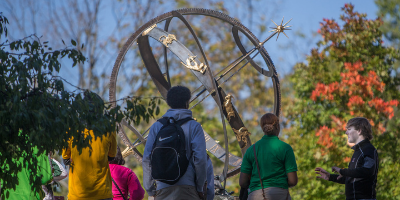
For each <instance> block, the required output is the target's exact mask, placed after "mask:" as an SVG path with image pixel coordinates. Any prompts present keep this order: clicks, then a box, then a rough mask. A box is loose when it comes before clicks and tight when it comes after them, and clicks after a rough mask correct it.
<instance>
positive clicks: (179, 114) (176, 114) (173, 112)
mask: <svg viewBox="0 0 400 200" xmlns="http://www.w3.org/2000/svg"><path fill="white" fill-rule="evenodd" d="M163 117H168V118H171V117H172V118H174V119H175V121H178V120H181V119H185V118H188V117H192V111H191V110H188V109H172V108H171V109H169V110H168V111H167V112H166V113H165V114H164V115H163Z"/></svg>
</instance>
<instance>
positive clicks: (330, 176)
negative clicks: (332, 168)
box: [315, 167, 346, 184]
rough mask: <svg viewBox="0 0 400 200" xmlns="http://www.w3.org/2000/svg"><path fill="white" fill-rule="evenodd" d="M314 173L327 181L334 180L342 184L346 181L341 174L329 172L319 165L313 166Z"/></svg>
mask: <svg viewBox="0 0 400 200" xmlns="http://www.w3.org/2000/svg"><path fill="white" fill-rule="evenodd" d="M315 173H317V174H319V175H321V176H317V178H320V179H324V180H327V181H332V182H336V183H340V184H344V183H345V181H346V178H344V177H343V176H341V177H339V175H337V174H330V173H329V172H327V171H326V170H324V169H322V168H321V167H317V168H315Z"/></svg>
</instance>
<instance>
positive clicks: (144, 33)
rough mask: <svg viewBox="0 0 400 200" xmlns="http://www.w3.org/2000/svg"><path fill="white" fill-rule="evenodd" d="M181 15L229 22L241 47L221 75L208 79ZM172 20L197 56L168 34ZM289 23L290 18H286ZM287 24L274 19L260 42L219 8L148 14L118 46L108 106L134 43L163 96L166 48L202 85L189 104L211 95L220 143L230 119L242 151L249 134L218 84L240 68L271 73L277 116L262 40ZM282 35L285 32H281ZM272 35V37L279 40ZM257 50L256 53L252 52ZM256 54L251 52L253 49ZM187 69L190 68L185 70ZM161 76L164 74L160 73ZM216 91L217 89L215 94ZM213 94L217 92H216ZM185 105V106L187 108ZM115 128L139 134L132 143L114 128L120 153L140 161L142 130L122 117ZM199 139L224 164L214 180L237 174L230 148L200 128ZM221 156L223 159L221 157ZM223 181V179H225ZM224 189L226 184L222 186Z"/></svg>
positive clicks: (270, 69)
mask: <svg viewBox="0 0 400 200" xmlns="http://www.w3.org/2000/svg"><path fill="white" fill-rule="evenodd" d="M184 15H203V16H207V17H212V18H215V19H217V20H221V21H222V22H224V23H228V24H230V25H231V26H232V35H233V38H234V40H235V42H236V45H237V47H238V48H239V49H240V51H241V53H242V56H241V57H239V58H238V59H236V60H235V61H234V62H233V63H231V64H230V65H228V66H226V67H224V68H225V69H228V70H227V71H225V72H224V74H222V75H221V76H219V77H217V78H214V77H213V73H212V70H213V66H210V65H209V64H208V61H207V57H206V55H205V52H204V51H203V48H202V46H201V44H200V42H199V40H198V38H197V36H196V33H195V32H194V30H193V29H192V27H191V26H190V24H189V22H188V21H187V20H186V19H185V17H184ZM173 18H178V19H179V20H181V21H182V22H183V23H184V24H185V25H186V27H187V28H188V30H189V31H190V33H191V34H192V36H193V38H194V40H195V41H196V44H197V46H198V48H199V50H200V52H201V55H195V54H193V53H192V52H191V51H190V50H189V49H188V48H186V47H185V46H184V45H183V44H182V43H181V42H180V41H179V38H177V37H176V36H175V35H173V34H171V33H169V32H168V28H169V25H170V22H171V20H172V19H173ZM163 21H165V27H164V29H161V28H159V27H157V24H158V23H161V22H163ZM289 22H290V21H289ZM289 22H287V23H285V24H284V25H282V23H283V19H282V22H281V24H280V25H277V24H276V23H275V22H274V24H275V25H276V27H274V28H273V30H272V31H273V33H272V34H271V35H270V36H269V37H268V38H267V39H265V40H264V41H262V42H260V41H259V40H258V39H257V38H256V37H255V36H254V35H253V33H252V32H250V31H249V30H248V29H247V28H246V27H245V26H243V25H242V24H241V23H240V22H239V21H237V20H236V19H234V18H232V17H229V16H228V15H226V14H223V13H221V12H218V11H214V10H208V9H200V8H189V9H180V10H176V11H171V12H168V13H164V14H162V15H160V16H158V17H156V18H153V19H152V20H150V21H149V22H147V23H145V24H144V25H143V26H141V27H140V28H139V29H138V30H137V31H136V32H134V33H133V34H132V35H131V36H130V37H129V39H128V40H127V42H126V43H125V45H124V46H123V47H122V49H121V50H120V52H119V54H118V57H117V60H116V62H115V64H114V68H113V70H112V74H111V78H110V93H109V95H110V101H111V102H114V103H113V106H116V82H117V77H118V72H119V69H120V67H121V64H122V61H123V60H124V57H125V55H126V53H127V52H128V50H129V49H130V47H131V46H132V45H133V44H134V43H137V44H138V46H139V51H140V56H141V58H142V60H143V63H144V64H145V67H146V69H147V71H148V73H149V74H150V76H151V79H152V81H153V82H154V84H155V85H156V87H157V89H158V91H159V92H160V94H161V95H162V97H164V99H166V95H167V91H168V90H169V89H170V88H171V81H170V76H169V71H168V57H167V49H169V51H171V52H172V53H173V54H174V55H175V56H177V57H178V58H179V59H180V60H181V64H182V66H181V67H182V70H190V71H191V72H192V73H193V74H194V75H195V76H196V77H197V79H198V80H199V81H200V82H201V83H202V86H204V89H203V90H202V91H200V92H199V93H198V94H197V95H194V97H193V98H192V99H191V102H190V103H192V102H193V101H194V100H195V99H196V98H198V97H199V96H200V95H201V94H203V93H204V92H208V95H207V96H206V97H204V98H203V99H202V100H200V101H198V102H197V103H196V104H194V105H193V106H192V107H191V108H193V107H194V106H196V105H198V104H199V103H201V102H202V101H203V100H204V99H205V98H207V97H209V96H210V95H211V96H212V97H213V99H214V100H215V102H216V103H217V105H218V107H219V110H220V113H221V119H222V120H221V122H222V124H223V127H224V136H225V137H224V138H225V144H228V137H227V131H226V126H225V119H224V118H226V119H227V121H228V122H229V125H230V127H231V128H232V130H233V132H234V134H235V135H236V138H237V141H238V143H239V145H240V148H241V152H242V155H244V153H245V152H246V150H247V148H248V147H250V145H251V141H250V138H249V135H250V133H249V131H248V129H247V128H246V126H245V125H244V124H243V122H242V120H241V118H240V116H239V114H238V112H237V110H236V109H235V107H234V105H233V104H232V101H231V100H232V98H233V97H232V95H230V94H226V93H225V92H224V90H223V84H224V83H225V82H226V81H227V80H229V79H230V78H231V77H232V76H233V75H235V74H236V73H237V72H239V71H240V69H242V68H243V67H244V66H246V65H248V64H249V63H250V64H251V66H252V67H254V68H255V69H256V70H257V71H258V72H259V73H261V74H263V75H264V76H266V77H270V78H271V79H272V83H273V87H274V114H276V115H277V116H279V115H280V110H281V93H280V84H279V79H278V74H277V72H276V69H275V66H274V64H273V62H272V60H271V58H270V56H269V54H268V52H267V50H266V49H265V48H264V47H263V45H264V43H265V42H267V41H268V40H269V39H271V38H272V37H273V36H274V35H275V34H277V33H278V37H279V34H280V33H283V34H285V33H284V31H285V30H290V29H287V28H288V27H290V26H286V24H288V23H289ZM239 31H240V33H241V34H243V35H244V36H245V37H247V39H248V40H249V41H250V42H251V43H252V44H253V45H254V48H253V49H251V50H250V51H249V50H248V49H245V48H244V46H243V44H242V42H241V40H240V38H239ZM285 35H286V34H285ZM149 37H151V38H153V39H154V40H156V41H158V42H160V43H161V44H163V46H164V59H165V62H164V64H165V65H166V66H165V69H166V71H165V72H164V73H163V72H162V71H161V68H160V67H159V64H158V63H157V61H156V58H155V57H154V54H153V52H152V49H151V46H150V43H149ZM278 37H277V39H278ZM286 37H287V35H286ZM256 51H257V52H256ZM255 52H256V53H255ZM258 54H261V56H262V58H263V60H264V62H265V63H266V65H267V66H268V69H263V68H261V67H260V66H259V65H258V64H257V63H256V62H255V61H254V60H253V58H254V57H255V56H256V55H258ZM199 57H201V58H202V59H203V60H204V62H201V61H200V59H199ZM243 60H246V61H247V62H246V64H245V65H243V66H242V67H241V68H239V69H238V70H237V71H236V72H235V73H234V74H232V75H231V77H229V78H228V79H226V80H225V81H224V82H221V83H220V82H218V81H219V80H220V79H221V78H222V77H223V76H225V75H226V74H227V73H228V72H230V71H231V70H232V69H233V68H234V67H236V66H237V65H238V64H239V63H241V62H242V61H243ZM188 72H189V71H188ZM164 75H166V76H164ZM216 91H218V93H217V92H216ZM217 94H218V95H217ZM191 108H190V109H191ZM119 126H120V127H122V126H126V127H127V128H129V129H130V130H131V131H132V132H133V133H134V134H135V135H136V137H137V138H138V139H137V141H136V142H135V143H132V142H131V141H130V140H129V138H128V137H127V136H126V134H125V132H124V129H123V128H119V132H118V135H119V136H120V137H121V138H122V140H123V142H124V143H125V145H127V147H128V148H127V149H126V150H125V151H124V152H123V154H124V156H127V155H132V154H133V155H134V156H135V158H136V159H137V160H139V161H142V154H141V153H140V152H139V151H138V150H137V149H136V147H137V146H138V145H143V144H145V143H146V138H147V135H146V134H147V132H144V133H140V132H139V131H138V130H137V129H136V128H135V127H134V126H132V125H130V124H128V122H126V121H124V120H123V121H122V123H121V124H120V125H119ZM204 137H205V140H206V146H207V150H208V151H209V152H210V153H211V154H213V155H214V156H215V157H217V158H218V159H219V160H221V161H223V162H225V166H224V171H223V173H222V174H220V175H218V179H219V181H220V183H221V182H225V181H226V179H228V178H229V177H232V176H234V175H237V174H238V173H239V172H240V166H241V163H242V158H241V157H238V156H235V155H233V154H230V153H229V149H228V148H227V145H225V146H226V147H225V148H223V147H221V146H220V145H219V144H218V143H217V142H216V141H215V140H214V139H213V138H212V137H211V136H210V135H209V134H207V133H206V132H204ZM226 155H229V156H228V159H226ZM228 165H230V166H231V168H233V169H231V170H229V171H228ZM225 183H226V182H225ZM224 187H225V184H224Z"/></svg>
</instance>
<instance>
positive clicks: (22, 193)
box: [1, 147, 53, 200]
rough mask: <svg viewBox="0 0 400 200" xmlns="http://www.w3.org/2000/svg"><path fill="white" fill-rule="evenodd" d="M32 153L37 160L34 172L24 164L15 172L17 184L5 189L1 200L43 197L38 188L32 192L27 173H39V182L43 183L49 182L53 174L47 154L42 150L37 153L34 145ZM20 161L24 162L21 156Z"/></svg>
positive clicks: (37, 199) (23, 199)
mask: <svg viewBox="0 0 400 200" xmlns="http://www.w3.org/2000/svg"><path fill="white" fill-rule="evenodd" d="M33 152H34V155H36V156H35V157H36V158H37V160H38V167H37V170H38V171H36V172H32V171H30V170H29V169H28V168H27V167H26V166H25V167H23V168H22V170H21V171H20V172H19V173H18V174H17V178H18V185H17V186H16V189H15V190H13V189H5V190H4V192H3V194H4V196H3V197H1V198H2V199H3V200H7V199H9V200H14V199H21V200H42V199H43V197H44V193H43V191H41V190H39V191H38V192H34V191H33V190H32V187H31V185H32V183H31V181H30V180H29V175H30V174H31V173H35V174H39V175H40V176H41V182H42V184H43V185H45V184H47V183H49V182H50V181H51V180H52V178H53V176H52V173H51V166H50V162H49V159H48V157H47V154H46V153H45V152H44V153H42V154H38V149H37V148H36V147H34V149H33ZM18 162H20V163H22V162H26V161H25V160H24V159H23V158H22V157H21V158H20V159H19V161H18ZM7 192H9V196H8V198H6V195H5V194H6V193H7Z"/></svg>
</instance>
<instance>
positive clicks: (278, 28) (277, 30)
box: [269, 17, 292, 40]
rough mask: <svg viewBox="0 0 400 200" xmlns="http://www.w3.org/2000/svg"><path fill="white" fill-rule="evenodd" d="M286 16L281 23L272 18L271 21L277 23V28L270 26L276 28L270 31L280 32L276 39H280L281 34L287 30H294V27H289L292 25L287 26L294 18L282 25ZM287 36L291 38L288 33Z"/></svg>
mask: <svg viewBox="0 0 400 200" xmlns="http://www.w3.org/2000/svg"><path fill="white" fill-rule="evenodd" d="M284 18H285V17H283V18H282V22H281V24H280V25H278V24H276V23H275V22H274V20H272V19H271V21H272V22H274V24H275V25H276V28H274V27H270V28H272V29H274V30H271V31H269V32H277V33H278V37H276V40H278V38H279V34H281V33H283V34H285V35H286V33H285V30H292V29H288V28H289V27H291V26H286V24H288V23H289V22H290V21H292V19H290V20H289V21H288V22H286V23H285V24H284V25H282V24H283V19H284ZM286 37H287V38H289V37H288V36H287V35H286Z"/></svg>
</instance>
